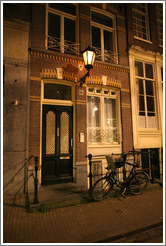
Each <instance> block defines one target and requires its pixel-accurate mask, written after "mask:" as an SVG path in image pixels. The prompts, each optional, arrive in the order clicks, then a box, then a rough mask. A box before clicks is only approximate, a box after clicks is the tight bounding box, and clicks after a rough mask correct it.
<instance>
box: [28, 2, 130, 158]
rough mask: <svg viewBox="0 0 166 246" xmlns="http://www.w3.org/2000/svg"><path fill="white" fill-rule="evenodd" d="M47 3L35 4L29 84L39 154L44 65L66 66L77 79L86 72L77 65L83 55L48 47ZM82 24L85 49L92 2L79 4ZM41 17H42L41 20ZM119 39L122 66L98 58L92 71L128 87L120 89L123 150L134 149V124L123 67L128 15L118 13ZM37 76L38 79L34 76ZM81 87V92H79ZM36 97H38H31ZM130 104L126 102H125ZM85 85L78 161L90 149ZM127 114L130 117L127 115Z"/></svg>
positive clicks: (33, 141) (79, 107)
mask: <svg viewBox="0 0 166 246" xmlns="http://www.w3.org/2000/svg"><path fill="white" fill-rule="evenodd" d="M43 16H44V17H45V6H44V4H33V5H32V20H33V22H32V23H33V25H32V35H31V40H32V42H31V44H32V47H31V48H32V52H31V75H30V76H31V77H34V79H33V78H32V80H31V84H30V96H31V101H30V123H29V124H30V125H29V126H30V155H32V154H33V155H39V154H40V114H41V112H40V109H41V108H40V100H39V99H38V97H40V96H41V95H40V93H41V82H40V76H41V69H53V70H54V69H56V68H57V67H61V68H63V69H64V70H65V71H69V72H73V73H75V74H76V76H77V78H78V81H79V80H80V78H81V77H82V76H84V75H85V73H86V72H87V71H86V69H85V68H84V69H83V70H82V71H80V70H79V69H78V63H79V62H80V61H82V57H81V56H80V57H76V56H72V55H67V54H60V53H56V52H53V51H47V50H46V49H45V46H44V44H45V18H43ZM79 17H80V18H79V28H80V45H81V46H80V47H81V50H83V49H85V48H86V47H87V46H88V45H90V44H91V42H90V39H91V35H90V5H89V4H80V6H79ZM41 19H42V20H41ZM40 20H41V21H40ZM118 25H119V29H118V28H117V32H118V35H117V40H118V52H119V63H120V65H121V66H122V67H118V68H117V67H116V66H111V67H110V66H109V65H111V64H109V63H108V66H107V63H105V64H104V65H105V66H103V65H102V63H101V62H96V64H98V65H97V66H94V69H93V70H92V71H90V75H92V76H102V75H105V76H108V77H109V78H112V79H115V80H120V81H121V82H122V89H127V90H128V91H127V92H124V91H122V92H121V106H122V108H121V113H122V114H121V116H122V119H121V120H122V124H123V150H124V151H127V150H131V149H132V127H131V110H130V93H129V70H128V68H127V69H124V68H125V66H128V57H127V42H126V39H125V35H126V29H125V18H124V16H122V14H121V17H118ZM35 77H37V78H38V80H35ZM80 90H81V91H82V92H80ZM32 97H36V101H35V100H34V99H33V98H32ZM124 103H125V105H126V104H127V106H125V105H124ZM86 110H87V109H86V87H82V88H81V89H80V88H76V112H75V114H76V128H75V131H76V132H75V133H76V162H81V161H85V160H86V158H85V156H86V152H87V124H86V122H87V120H86V117H87V111H86ZM126 115H127V117H126ZM81 132H83V133H84V136H85V142H84V143H80V139H79V134H80V133H81Z"/></svg>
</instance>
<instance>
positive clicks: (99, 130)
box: [87, 87, 120, 144]
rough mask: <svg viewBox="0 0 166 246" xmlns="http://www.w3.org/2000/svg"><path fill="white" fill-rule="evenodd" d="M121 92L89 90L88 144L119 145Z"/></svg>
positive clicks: (102, 89)
mask: <svg viewBox="0 0 166 246" xmlns="http://www.w3.org/2000/svg"><path fill="white" fill-rule="evenodd" d="M118 99H119V92H118V90H111V89H105V88H94V87H91V88H88V94H87V114H88V116H87V121H88V129H87V131H88V143H99V144H119V141H120V128H119V101H118Z"/></svg>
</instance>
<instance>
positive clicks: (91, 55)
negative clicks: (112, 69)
mask: <svg viewBox="0 0 166 246" xmlns="http://www.w3.org/2000/svg"><path fill="white" fill-rule="evenodd" d="M83 59H84V63H85V67H86V68H87V69H88V70H89V69H91V68H93V63H94V60H95V52H94V51H93V50H85V51H84V53H83Z"/></svg>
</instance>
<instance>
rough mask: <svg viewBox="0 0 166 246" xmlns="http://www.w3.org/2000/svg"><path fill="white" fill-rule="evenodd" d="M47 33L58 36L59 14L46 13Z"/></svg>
mask: <svg viewBox="0 0 166 246" xmlns="http://www.w3.org/2000/svg"><path fill="white" fill-rule="evenodd" d="M48 35H49V36H52V37H56V38H60V16H59V15H54V14H52V13H48Z"/></svg>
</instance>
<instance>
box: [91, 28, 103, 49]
mask: <svg viewBox="0 0 166 246" xmlns="http://www.w3.org/2000/svg"><path fill="white" fill-rule="evenodd" d="M92 46H94V47H97V48H101V38H100V29H99V28H97V27H94V26H92Z"/></svg>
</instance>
